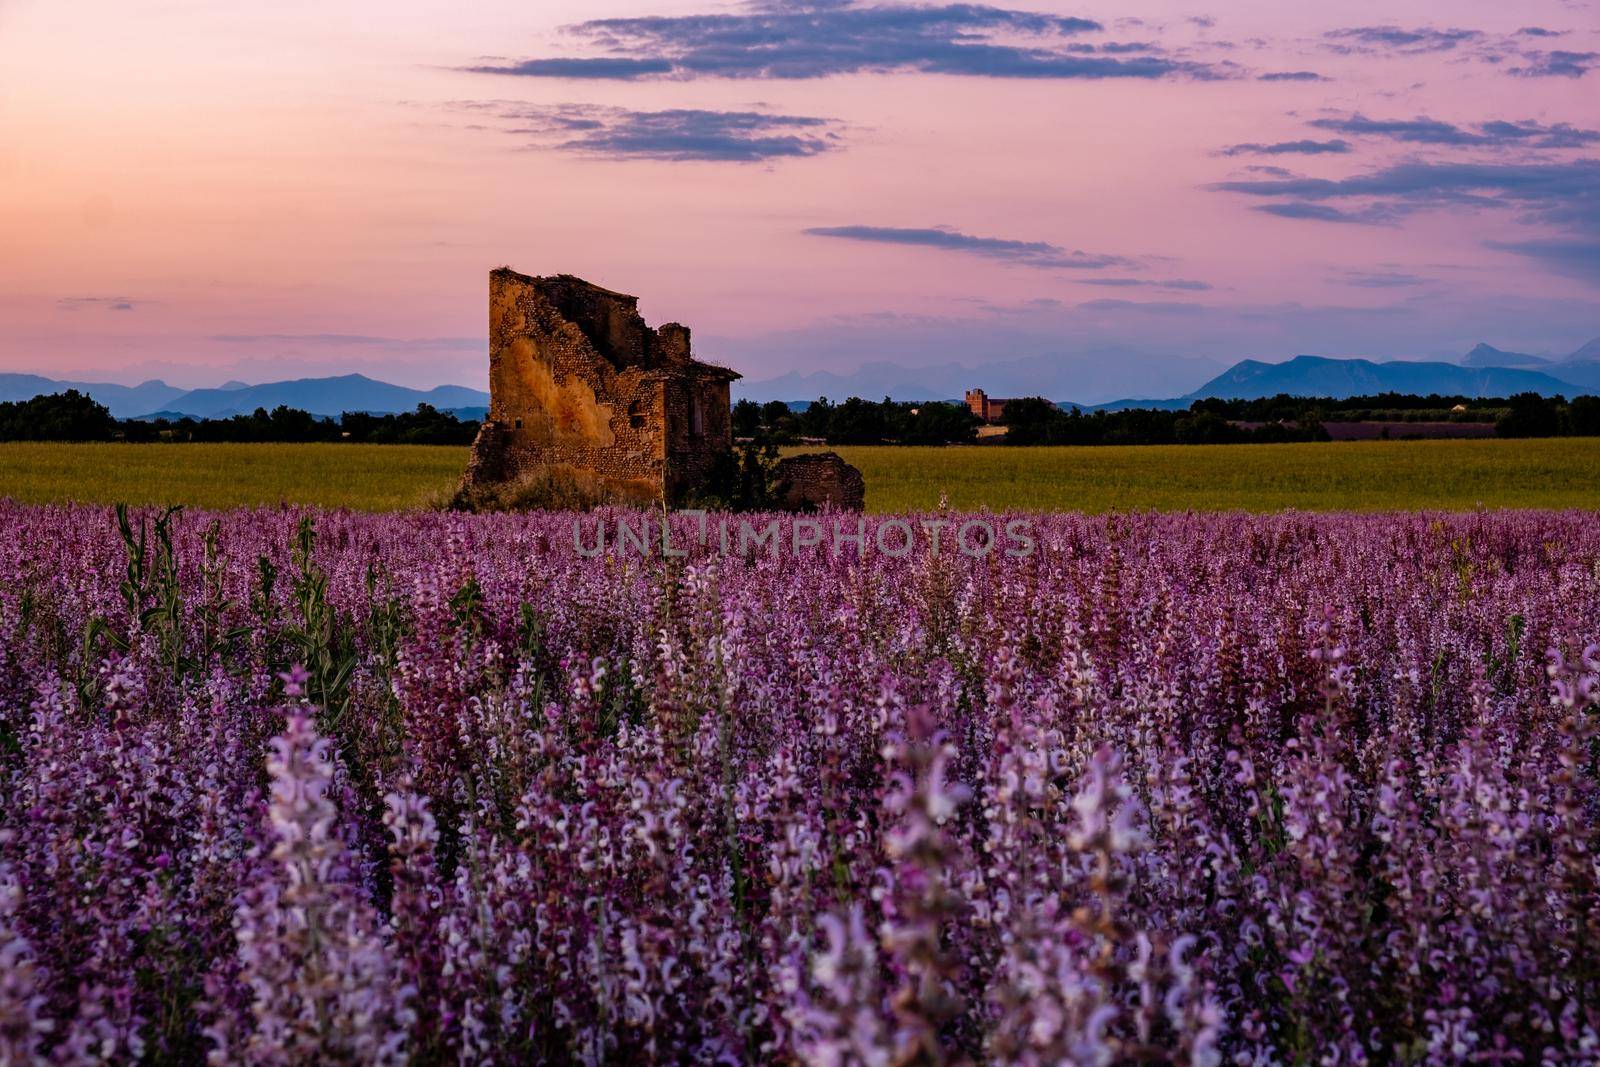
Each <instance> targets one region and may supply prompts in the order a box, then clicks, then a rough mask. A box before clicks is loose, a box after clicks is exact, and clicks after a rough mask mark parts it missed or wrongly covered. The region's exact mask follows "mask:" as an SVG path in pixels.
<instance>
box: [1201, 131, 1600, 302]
mask: <svg viewBox="0 0 1600 1067" xmlns="http://www.w3.org/2000/svg"><path fill="white" fill-rule="evenodd" d="M1214 188H1216V189H1219V190H1222V191H1224V192H1232V193H1240V194H1244V195H1247V196H1253V197H1259V198H1263V199H1268V200H1271V201H1274V202H1272V203H1268V204H1264V205H1262V206H1261V207H1260V208H1258V210H1261V211H1265V212H1268V213H1269V214H1274V215H1280V216H1283V217H1287V218H1300V219H1316V220H1320V221H1327V222H1371V221H1385V220H1387V219H1398V218H1400V217H1403V216H1404V215H1407V214H1410V213H1412V212H1415V211H1419V210H1423V209H1429V208H1485V209H1494V208H1498V209H1505V210H1512V211H1516V212H1517V213H1518V214H1519V215H1520V217H1521V218H1522V219H1523V221H1525V222H1528V223H1531V224H1535V225H1540V226H1544V227H1548V228H1550V229H1553V230H1556V231H1558V232H1560V233H1561V236H1560V237H1544V236H1535V237H1530V238H1527V239H1524V240H1520V241H1503V242H1499V243H1494V244H1491V245H1490V247H1493V248H1496V249H1500V250H1503V251H1508V252H1515V253H1517V254H1519V255H1523V256H1527V257H1530V258H1532V259H1536V260H1539V261H1540V262H1542V263H1544V264H1545V266H1547V267H1548V268H1550V269H1551V270H1555V271H1558V272H1560V273H1563V274H1568V275H1571V276H1574V277H1579V278H1582V279H1585V280H1587V281H1591V282H1596V283H1600V160H1593V159H1580V160H1572V161H1570V162H1565V163H1520V164H1496V163H1405V164H1400V165H1398V166H1393V167H1388V168H1386V169H1384V170H1379V171H1375V172H1373V173H1370V174H1364V175H1357V176H1355V177H1350V178H1343V179H1338V180H1330V179H1325V178H1289V179H1280V180H1270V181H1229V182H1221V183H1219V184H1218V185H1216V186H1214ZM1330 201H1335V202H1337V203H1338V204H1339V205H1340V206H1335V204H1333V203H1330ZM1345 204H1353V205H1355V206H1353V207H1348V208H1347V207H1344V206H1342V205H1345Z"/></svg>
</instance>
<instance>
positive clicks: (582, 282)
mask: <svg viewBox="0 0 1600 1067" xmlns="http://www.w3.org/2000/svg"><path fill="white" fill-rule="evenodd" d="M496 276H504V277H505V278H508V279H511V280H513V281H518V282H523V283H524V284H527V285H534V286H541V287H544V286H548V285H549V284H550V283H553V282H560V283H566V284H568V285H578V286H582V287H583V288H585V289H589V290H592V291H593V292H596V293H600V294H602V295H604V296H609V297H613V298H614V299H616V300H624V301H627V302H628V304H630V305H631V306H632V307H633V309H634V312H635V313H637V312H638V308H639V298H638V297H636V296H634V295H632V294H631V293H622V292H618V291H617V290H615V289H607V288H606V287H605V286H603V285H596V284H595V283H594V282H591V281H589V280H588V279H587V278H580V277H578V276H577V275H576V274H549V275H543V276H540V275H533V274H524V273H522V272H521V271H519V270H516V269H515V268H513V267H510V266H500V267H496V268H495V269H494V270H492V271H490V272H489V278H490V281H491V283H492V282H493V280H494V278H495V277H496ZM642 319H643V317H642V316H641V321H642ZM668 327H677V328H678V329H680V330H683V331H684V332H685V333H687V332H688V330H689V328H688V327H687V326H685V325H683V323H681V322H665V323H662V324H661V325H660V326H658V327H655V328H653V329H652V328H651V327H650V324H649V323H645V328H646V329H647V330H652V332H654V333H657V334H659V333H661V332H662V331H664V330H666V329H667V328H668ZM685 373H688V374H690V375H692V376H693V377H696V378H713V379H721V380H722V381H725V382H732V381H737V380H739V379H740V378H743V377H744V375H743V374H740V373H739V372H738V371H736V370H733V369H732V368H730V367H721V366H718V365H717V364H715V363H706V362H705V361H703V360H698V359H695V358H694V357H692V356H691V357H689V358H688V359H687V360H685V361H683V362H681V363H677V364H674V365H672V366H670V367H652V368H649V369H647V370H645V371H644V374H643V376H644V377H646V378H662V379H666V378H681V377H683V376H684V374H685Z"/></svg>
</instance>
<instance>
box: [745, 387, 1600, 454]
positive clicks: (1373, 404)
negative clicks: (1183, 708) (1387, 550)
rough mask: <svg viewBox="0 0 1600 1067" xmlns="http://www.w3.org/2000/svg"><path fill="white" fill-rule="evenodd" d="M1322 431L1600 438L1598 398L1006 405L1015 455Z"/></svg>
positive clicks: (825, 423) (866, 418)
mask: <svg viewBox="0 0 1600 1067" xmlns="http://www.w3.org/2000/svg"><path fill="white" fill-rule="evenodd" d="M1324 422H1394V423H1406V422H1457V423H1493V424H1494V426H1495V432H1496V434H1497V435H1498V436H1501V437H1563V436H1600V398H1597V397H1593V396H1581V397H1578V398H1576V399H1574V400H1572V401H1570V402H1568V401H1567V400H1565V399H1564V398H1561V397H1554V398H1545V397H1541V396H1539V395H1538V394H1537V393H1520V394H1518V395H1516V396H1513V397H1507V398H1493V399H1484V398H1477V397H1467V396H1444V395H1440V394H1437V393H1434V394H1429V395H1427V396H1421V395H1416V394H1408V393H1378V394H1374V395H1371V396H1356V397H1348V398H1332V397H1300V396H1290V395H1288V394H1279V395H1277V396H1273V397H1263V398H1259V399H1250V400H1225V399H1219V398H1207V399H1203V400H1196V401H1195V402H1194V403H1193V404H1191V405H1190V406H1189V407H1188V408H1183V409H1175V410H1172V409H1166V408H1122V409H1118V410H1092V411H1085V410H1083V409H1081V408H1078V407H1066V408H1063V407H1060V406H1058V405H1056V404H1055V403H1053V402H1051V401H1049V400H1045V399H1044V398H1042V397H1021V398H1018V399H1015V400H1010V401H1007V403H1006V407H1005V413H1004V417H1003V419H1002V420H1001V424H1002V425H1004V426H1005V427H1006V434H1005V436H1004V437H1003V438H1001V440H1002V441H1003V442H1004V443H1005V444H1010V445H1152V444H1249V443H1258V444H1266V443H1279V442H1288V441H1326V440H1329V435H1328V432H1327V431H1326V429H1324V428H1323V423H1324ZM982 425H983V422H982V420H981V419H979V418H978V417H977V416H976V415H974V414H973V413H972V411H971V409H970V408H968V407H967V406H966V405H965V404H957V403H952V402H937V401H936V402H926V403H909V402H906V401H896V400H891V399H889V398H887V397H885V398H884V399H883V400H882V401H871V400H862V399H861V398H859V397H851V398H850V399H848V400H845V401H843V402H842V403H838V404H835V403H832V402H831V401H829V400H828V399H827V398H826V397H822V398H819V399H817V400H814V401H812V402H811V403H810V404H808V405H806V406H805V407H804V408H799V409H797V408H796V407H795V406H793V405H790V404H787V403H784V402H783V401H781V400H773V401H768V402H767V403H765V404H758V403H756V402H754V401H751V400H741V401H739V402H738V403H737V404H735V405H734V406H733V432H734V435H735V436H736V437H740V438H746V439H758V438H759V439H762V440H771V441H774V442H776V443H777V444H780V445H784V444H798V443H801V442H806V441H821V442H824V443H826V444H830V445H881V444H903V445H917V444H961V443H966V442H970V441H974V440H976V438H977V434H978V428H979V427H980V426H982Z"/></svg>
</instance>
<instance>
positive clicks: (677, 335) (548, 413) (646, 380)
mask: <svg viewBox="0 0 1600 1067" xmlns="http://www.w3.org/2000/svg"><path fill="white" fill-rule="evenodd" d="M738 377H740V375H739V374H737V373H736V372H734V371H731V370H728V369H727V368H725V367H718V366H713V365H712V364H710V363H701V362H700V361H698V360H696V359H694V358H692V357H691V356H690V354H689V328H688V327H687V326H681V325H679V324H678V323H675V322H669V323H667V324H666V325H664V326H662V327H660V328H659V329H654V330H652V329H651V328H650V327H649V326H647V325H645V321H644V319H643V318H641V317H640V315H639V300H638V298H637V297H632V296H626V295H624V294H622V293H614V292H612V291H611V290H609V289H602V288H601V287H600V286H598V285H594V284H592V283H590V282H586V281H584V280H583V279H581V278H576V277H573V276H572V275H570V274H557V275H553V276H551V277H548V278H535V277H531V276H529V275H526V274H518V273H517V272H516V271H514V270H511V269H510V268H509V267H502V268H500V269H499V270H496V271H493V272H491V273H490V275H489V394H490V400H489V415H488V418H487V419H486V420H485V421H484V424H483V428H482V429H481V430H480V431H479V434H478V438H477V440H476V441H475V442H474V443H473V446H472V458H471V461H470V463H469V465H468V468H467V472H466V476H465V478H464V479H463V482H462V488H463V489H467V490H470V489H474V488H480V487H485V486H492V485H494V484H497V483H505V482H511V481H515V480H516V479H517V478H519V477H522V476H525V475H527V474H529V473H531V472H534V471H537V470H540V469H547V468H551V467H567V468H572V469H575V470H581V471H585V472H589V473H591V474H593V475H596V476H598V477H599V478H600V479H602V480H603V481H604V482H605V483H606V484H607V485H608V486H610V487H611V488H613V489H615V490H617V491H619V492H620V493H622V494H623V495H625V496H631V497H647V498H655V499H665V500H667V501H675V500H678V499H680V498H681V497H683V496H684V495H685V494H686V493H689V492H691V491H693V490H694V489H695V488H697V487H699V486H701V485H703V484H704V482H705V479H706V477H707V475H708V474H709V473H710V471H711V468H712V465H713V464H714V463H715V462H716V460H717V459H718V457H720V456H723V455H725V454H726V453H727V452H728V449H729V448H730V447H731V445H732V443H733V434H732V424H731V422H730V419H729V404H728V384H729V383H730V382H732V381H733V380H734V379H736V378H738Z"/></svg>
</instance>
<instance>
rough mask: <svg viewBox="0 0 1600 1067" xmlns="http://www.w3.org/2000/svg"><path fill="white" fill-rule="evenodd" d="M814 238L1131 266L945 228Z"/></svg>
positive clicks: (1019, 260) (1068, 266)
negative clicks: (832, 238)
mask: <svg viewBox="0 0 1600 1067" xmlns="http://www.w3.org/2000/svg"><path fill="white" fill-rule="evenodd" d="M804 232H805V233H807V234H809V235H810V236H812V237H834V238H840V239H843V240H847V241H866V242H870V243H874V244H891V245H910V246H914V247H918V248H936V249H941V250H944V251H948V252H968V253H971V254H973V255H978V256H984V257H985V258H988V259H997V260H1000V261H1002V262H1005V263H1012V264H1016V265H1018V266H1023V267H1038V268H1042V269H1048V270H1104V269H1105V268H1107V267H1124V268H1125V267H1129V266H1133V265H1134V264H1135V261H1134V260H1132V259H1129V258H1127V257H1125V256H1113V255H1101V254H1095V253H1090V252H1079V251H1070V250H1068V249H1065V248H1062V247H1061V246H1059V245H1054V244H1050V243H1048V242H1046V241H1017V240H1011V239H1008V238H1004V237H975V236H973V235H971V234H966V233H961V232H960V231H959V230H953V229H950V228H949V227H945V226H933V227H926V228H916V227H899V226H814V227H812V228H810V229H808V230H805V231H804Z"/></svg>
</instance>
